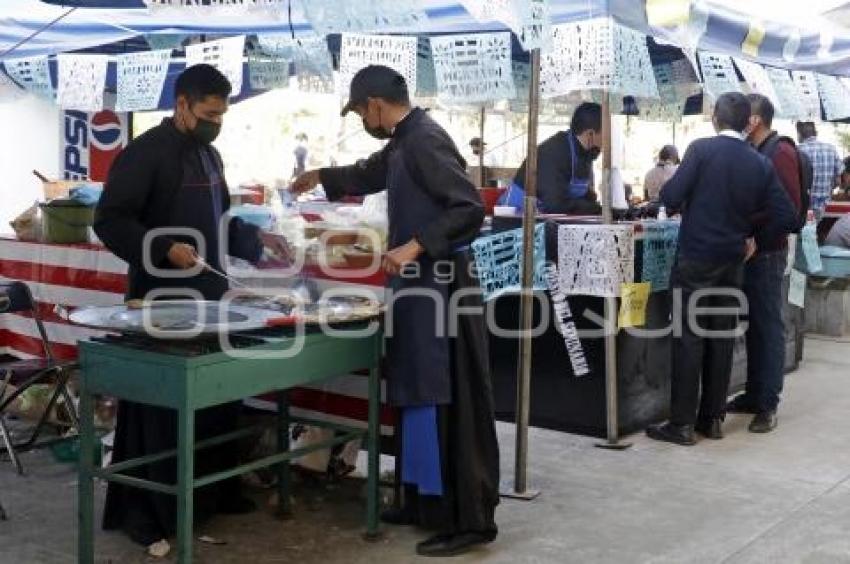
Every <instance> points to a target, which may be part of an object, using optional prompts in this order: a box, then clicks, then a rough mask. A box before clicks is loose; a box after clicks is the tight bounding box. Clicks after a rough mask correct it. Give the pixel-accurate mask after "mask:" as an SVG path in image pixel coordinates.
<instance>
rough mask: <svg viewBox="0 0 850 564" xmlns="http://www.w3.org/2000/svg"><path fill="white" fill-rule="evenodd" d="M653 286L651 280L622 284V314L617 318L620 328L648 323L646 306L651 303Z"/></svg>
mask: <svg viewBox="0 0 850 564" xmlns="http://www.w3.org/2000/svg"><path fill="white" fill-rule="evenodd" d="M651 288H652V284H650V283H649V282H637V283H634V284H623V285H621V286H620V315H619V316H618V318H617V325H618V326H619V328H620V329H623V328H625V327H639V326H641V325H645V324H646V306H647V304H648V303H649V292H650V290H651Z"/></svg>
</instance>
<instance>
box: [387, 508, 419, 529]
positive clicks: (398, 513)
mask: <svg viewBox="0 0 850 564" xmlns="http://www.w3.org/2000/svg"><path fill="white" fill-rule="evenodd" d="M381 521H383V522H384V523H386V524H388V525H400V526H406V525H413V524H415V523H416V520H415V519H414V518H413V512H412V511H410V510H408V509H406V508H404V507H402V508H393V509H387V510H386V511H383V512H381Z"/></svg>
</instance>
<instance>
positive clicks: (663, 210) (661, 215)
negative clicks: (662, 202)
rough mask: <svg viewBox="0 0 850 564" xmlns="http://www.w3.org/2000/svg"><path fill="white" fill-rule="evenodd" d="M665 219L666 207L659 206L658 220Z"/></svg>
mask: <svg viewBox="0 0 850 564" xmlns="http://www.w3.org/2000/svg"><path fill="white" fill-rule="evenodd" d="M665 219H667V208H665V207H664V206H661V207H660V208H658V221H664V220H665Z"/></svg>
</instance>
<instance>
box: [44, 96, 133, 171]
mask: <svg viewBox="0 0 850 564" xmlns="http://www.w3.org/2000/svg"><path fill="white" fill-rule="evenodd" d="M60 116H61V118H60V119H61V124H60V127H61V129H62V131H61V134H62V141H61V142H60V143H59V153H60V155H59V158H60V169H61V171H62V177H63V178H64V179H65V180H92V181H94V182H105V181H106V175H107V174H108V173H109V167H110V166H112V161H113V160H114V159H115V157H116V156H117V155H118V153H120V152H121V149H123V148H124V147H126V146H127V141H128V139H129V138H130V114H129V113H118V112H113V111H111V110H103V111H100V112H82V111H78V110H64V111H63V112H62V113H61V114H60Z"/></svg>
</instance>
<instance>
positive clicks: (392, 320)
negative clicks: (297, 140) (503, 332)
mask: <svg viewBox="0 0 850 564" xmlns="http://www.w3.org/2000/svg"><path fill="white" fill-rule="evenodd" d="M349 111H354V112H356V113H357V114H358V115H359V116H360V117H361V118H362V120H363V127H364V128H365V129H366V131H367V132H368V133H369V134H371V135H372V136H373V137H375V138H377V139H389V142H388V143H387V145H386V146H385V147H384V149H383V150H381V151H379V152H377V153H375V154H373V155H372V156H370V157H369V158H368V159H366V160H362V161H360V162H358V163H357V164H354V165H351V166H346V167H332V168H323V169H320V170H314V171H309V172H307V173H305V174H303V175H301V176H300V177H299V178H298V179H296V181H295V183H294V184H293V186H292V189H293V191H295V192H304V191H307V190H310V189H312V188H313V187H315V186H316V185H317V184H319V183H321V184H322V186H323V187H324V189H325V192H326V193H327V195H328V198H329V199H331V200H338V199H340V198H342V197H343V196H345V195H363V194H370V193H374V192H379V191H381V190H387V197H388V215H389V249H390V250H389V252H388V253H387V255H386V257H385V259H384V269H385V270H386V272H387V274H388V275H389V278H388V284H389V286H390V292H389V295H390V298H389V303H390V305H391V307H390V309H389V314H388V315H389V318H388V330H387V333H388V335H387V339H388V342H387V366H388V375H387V376H388V395H389V401H390V402H391V403H392V404H394V405H396V406H399V407H400V408H401V435H402V453H401V456H402V481H403V483H404V484H405V496H404V505H403V509H402V511H401V512H387V513H385V514H384V515H383V518H384V520H385V521H387V522H391V523H396V524H415V525H419V526H421V527H423V528H427V529H431V530H433V531H435V532H436V533H437V534H436V535H434V536H433V537H431V538H429V539H428V540H425V541H423V542H421V543H419V544H418V545H417V547H416V551H417V553H418V554H420V555H424V556H448V555H452V554H460V553H462V552H465V551H467V550H469V549H471V548H473V547H475V546H477V545H481V544H485V543H488V542H491V541H492V540H494V539H495V538H496V533H497V528H496V523H495V520H494V514H495V508H496V505H497V504H498V502H499V493H498V485H499V448H498V442H497V439H496V428H495V421H494V417H493V397H492V386H491V382H490V370H489V359H488V354H487V335H486V332H485V325H484V319H483V313H482V301H481V294H480V291H479V292H469V290H470V289H476V288H478V281H477V280H476V279H475V278H474V276H473V274H472V273H471V272H470V268H469V267H470V262H471V258H470V251H469V243H470V242H471V241H472V240H474V239H475V237H476V236H477V235H478V232H479V229H480V228H481V224H482V221H483V220H484V208H483V205H482V203H481V199H480V196H479V194H478V191H477V190H476V189H475V186H474V185H473V184H472V183H471V182H470V181H469V179H468V178H467V175H466V163H465V162H464V160H463V158H462V157H461V156H460V153H459V152H458V150H457V147H456V146H455V144H454V142H452V140H451V138H450V137H449V136H448V134H447V133H446V132H445V130H443V128H442V127H440V126H439V125H438V124H437V123H436V122H434V121H433V120H432V119H431V118H430V117H429V116H428V114H427V113H426V112H425V111H424V110H422V109H420V108H411V106H410V99H409V96H408V91H407V85H406V83H405V80H404V78H403V77H402V76H401V75H399V74H398V73H397V72H395V71H394V70H392V69H390V68H388V67H384V66H369V67H366V68H365V69H362V70H361V71H359V72H358V73H357V74H356V75H355V76H354V78H353V80H352V82H351V93H350V99H349V101H348V104H347V105H346V106H345V108H344V109H343V112H342V113H343V115H345V114H346V113H348V112H349ZM435 268H436V272H435ZM449 269H451V271H452V272H453V277H446V276H443V275H441V273H445V272H447V271H448V270H449ZM459 290H467V292H466V293H464V294H463V297H462V298H461V299H460V300H459V303H458V305H459V307H460V308H470V309H475V308H477V313H474V314H470V313H468V311H469V309H465V310H462V311H463V314H461V315H458V314H457V313H456V312H452V313H450V312H449V309H450V307H449V303H450V296H451V295H452V294H453V293H454V292H456V291H459ZM452 309H459V308H452ZM444 321H446V322H445V323H444ZM453 321H456V323H454V322H453ZM454 325H456V330H455V331H451V328H452V327H453V326H454ZM441 328H443V329H441Z"/></svg>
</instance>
